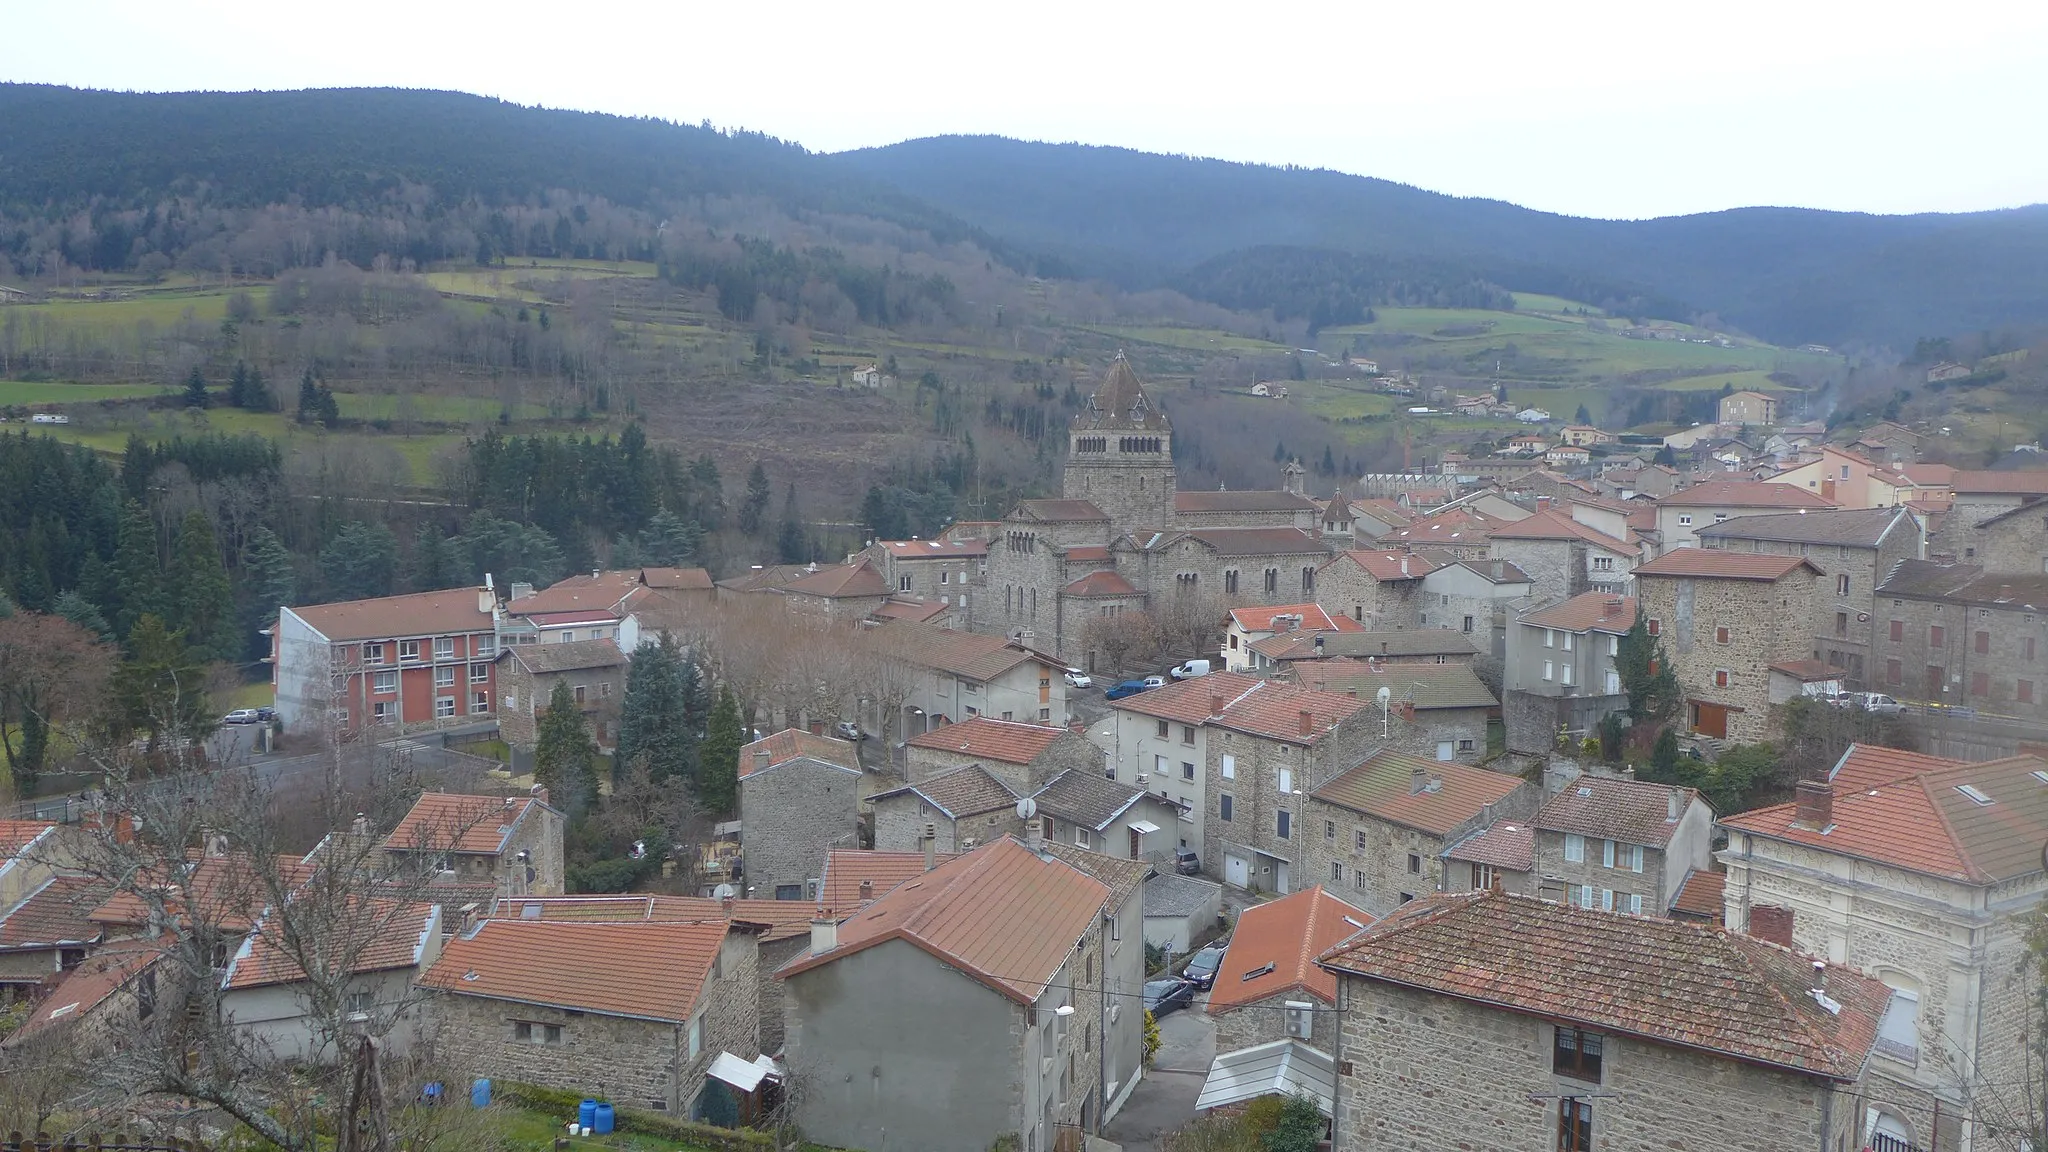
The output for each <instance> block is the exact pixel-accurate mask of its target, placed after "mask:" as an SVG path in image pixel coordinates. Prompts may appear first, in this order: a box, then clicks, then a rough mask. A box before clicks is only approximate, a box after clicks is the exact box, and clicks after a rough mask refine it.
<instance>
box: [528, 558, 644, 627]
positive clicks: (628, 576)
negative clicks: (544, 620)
mask: <svg viewBox="0 0 2048 1152" xmlns="http://www.w3.org/2000/svg"><path fill="white" fill-rule="evenodd" d="M638 587H640V569H638V568H626V569H614V570H612V571H610V572H598V573H595V574H593V573H589V572H585V573H583V574H582V575H580V576H570V577H568V578H567V579H563V580H557V581H555V582H554V583H553V584H550V585H548V586H547V587H545V588H542V589H541V590H540V591H538V592H534V593H532V594H531V595H527V596H521V597H519V598H518V599H516V600H508V601H506V602H505V611H506V612H507V613H508V614H510V615H513V616H534V615H539V614H544V613H552V612H607V613H609V612H612V611H613V610H614V609H616V608H617V607H618V606H619V601H621V600H624V599H625V598H626V597H627V596H628V595H630V594H631V593H632V592H633V590H634V589H635V588H638Z"/></svg>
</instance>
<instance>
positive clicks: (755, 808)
mask: <svg viewBox="0 0 2048 1152" xmlns="http://www.w3.org/2000/svg"><path fill="white" fill-rule="evenodd" d="M859 788H860V773H858V772H852V771H848V770H847V769H845V768H841V767H839V766H838V765H835V764H825V763H823V762H820V761H813V760H809V759H798V760H792V761H790V762H788V763H786V764H782V765H779V766H777V767H774V768H769V769H767V770H765V771H757V772H751V773H749V774H747V775H745V776H742V777H740V836H741V850H742V851H743V852H744V853H745V860H746V876H747V884H748V885H749V886H750V887H752V888H753V889H754V890H755V894H756V895H758V896H761V897H763V898H766V897H768V896H772V895H774V894H775V893H776V890H777V889H778V888H787V887H788V886H790V885H794V886H795V887H796V892H797V894H798V895H801V894H802V893H803V892H804V891H805V890H806V889H805V888H804V886H803V885H804V882H805V881H807V880H815V879H817V878H818V877H820V876H822V875H823V874H824V869H825V853H826V852H827V851H828V850H829V849H831V848H834V847H840V848H857V847H859V844H858V843H857V842H856V840H855V833H854V830H855V827H856V825H858V823H859V820H860V812H859V804H860V800H859V796H858V794H857V793H858V791H859Z"/></svg>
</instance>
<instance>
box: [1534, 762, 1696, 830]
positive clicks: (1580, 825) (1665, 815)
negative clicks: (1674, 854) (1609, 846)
mask: <svg viewBox="0 0 2048 1152" xmlns="http://www.w3.org/2000/svg"><path fill="white" fill-rule="evenodd" d="M1674 799H1675V800H1676V801H1677V805H1678V806H1677V810H1676V813H1677V814H1676V815H1673V814H1672V813H1673V809H1672V807H1671V805H1672V801H1673V800H1674ZM1696 802H1700V799H1699V793H1697V792H1695V791H1693V790H1692V789H1690V788H1674V787H1672V786H1671V785H1669V784H1652V783H1650V782H1649V781H1647V780H1622V779H1618V778H1616V777H1613V776H1581V777H1579V778H1578V779H1576V780H1573V781H1572V782H1571V783H1569V784H1566V785H1565V786H1564V790H1563V791H1561V792H1559V793H1558V794H1556V795H1555V796H1552V797H1551V798H1550V799H1548V800H1546V801H1544V802H1543V807H1541V808H1538V809H1537V810H1536V818H1535V819H1534V820H1533V821H1531V822H1532V823H1533V824H1535V825H1536V827H1538V828H1541V829H1542V830H1544V831H1546V832H1575V833H1577V834H1579V835H1581V836H1592V837H1597V838H1599V839H1602V840H1618V841H1621V842H1622V843H1624V844H1647V845H1649V846H1650V847H1652V848H1663V847H1665V846H1666V845H1668V844H1670V843H1671V836H1672V834H1673V833H1675V832H1677V831H1678V822H1679V820H1680V819H1681V818H1683V817H1684V816H1685V813H1686V811H1687V810H1688V809H1690V808H1691V807H1692V805H1693V804H1694V803H1696Z"/></svg>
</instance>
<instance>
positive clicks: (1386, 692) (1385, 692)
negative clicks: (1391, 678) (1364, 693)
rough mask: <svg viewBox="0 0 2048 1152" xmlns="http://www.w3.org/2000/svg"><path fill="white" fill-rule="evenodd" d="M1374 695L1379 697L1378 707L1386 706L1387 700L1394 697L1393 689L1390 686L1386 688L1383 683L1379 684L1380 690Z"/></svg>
mask: <svg viewBox="0 0 2048 1152" xmlns="http://www.w3.org/2000/svg"><path fill="white" fill-rule="evenodd" d="M1376 695H1377V697H1378V699H1379V702H1380V707H1382V708H1385V707H1386V706H1387V701H1389V700H1392V699H1393V698H1394V690H1393V689H1392V688H1388V687H1387V686H1385V685H1381V686H1380V690H1379V692H1378V693H1377V694H1376Z"/></svg>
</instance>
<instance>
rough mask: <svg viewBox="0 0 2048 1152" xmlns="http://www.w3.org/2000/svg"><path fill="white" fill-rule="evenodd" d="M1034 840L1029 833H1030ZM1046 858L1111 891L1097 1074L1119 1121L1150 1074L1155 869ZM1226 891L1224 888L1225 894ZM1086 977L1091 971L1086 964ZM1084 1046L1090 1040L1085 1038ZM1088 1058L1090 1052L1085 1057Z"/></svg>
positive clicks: (1090, 856) (1107, 859) (1061, 850)
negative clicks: (1149, 947) (1148, 915)
mask: <svg viewBox="0 0 2048 1152" xmlns="http://www.w3.org/2000/svg"><path fill="white" fill-rule="evenodd" d="M1026 835H1027V836H1028V835H1029V833H1028V832H1027V833H1026ZM1044 848H1045V854H1046V855H1048V856H1051V857H1052V858H1054V859H1056V860H1058V861H1060V862H1061V863H1063V864H1066V865H1067V866H1069V867H1071V868H1074V869H1077V870H1079V871H1081V872H1085V873H1087V874H1088V875H1090V876H1093V877H1094V878H1095V879H1097V880H1099V881H1101V882H1102V884H1103V886H1104V887H1106V888H1108V889H1109V903H1108V905H1107V906H1106V908H1105V911H1104V914H1103V924H1102V927H1101V929H1100V934H1101V935H1102V937H1103V939H1102V940H1101V941H1100V942H1099V943H1098V948H1099V949H1100V956H1101V962H1102V975H1101V976H1100V977H1099V980H1100V984H1099V987H1098V991H1099V992H1100V994H1101V998H1100V1000H1099V1002H1098V1004H1097V1008H1096V1012H1097V1018H1098V1019H1099V1020H1100V1021H1101V1035H1102V1057H1101V1060H1100V1061H1099V1063H1098V1067H1097V1070H1096V1081H1097V1083H1098V1084H1100V1085H1101V1099H1102V1100H1103V1101H1104V1103H1103V1107H1102V1121H1101V1122H1102V1123H1104V1124H1107V1123H1109V1122H1110V1121H1111V1120H1113V1119H1115V1118H1116V1114H1117V1113H1118V1112H1119V1111H1121V1110H1122V1108H1123V1106H1124V1104H1125V1102H1126V1101H1128V1100H1129V1099H1130V1096H1131V1091H1132V1089H1134V1088H1136V1087H1137V1086H1138V1081H1139V1080H1141V1079H1143V1077H1144V1075H1145V1014H1144V1012H1142V1011H1137V1010H1134V1009H1133V1008H1132V1007H1130V1006H1131V1005H1140V1006H1142V1005H1143V1002H1144V996H1145V944H1146V940H1145V925H1146V919H1145V892H1146V891H1147V888H1146V885H1147V884H1149V883H1151V881H1152V879H1153V878H1154V871H1155V870H1154V869H1153V868H1152V867H1151V865H1149V864H1146V863H1145V862H1143V861H1141V860H1128V859H1124V858H1122V857H1119V856H1112V855H1108V854H1105V853H1101V852H1090V851H1087V850H1086V849H1082V848H1075V847H1073V846H1071V845H1067V844H1056V843H1054V842H1053V841H1051V840H1049V839H1048V840H1046V841H1045V843H1044ZM1219 891H1220V889H1219ZM1081 975H1082V978H1083V980H1084V981H1085V980H1086V978H1087V976H1088V972H1087V966H1086V962H1085V961H1083V965H1082V972H1081ZM1083 1040H1084V1043H1085V1040H1086V1037H1083ZM1083 1055H1087V1053H1085V1052H1084V1053H1083Z"/></svg>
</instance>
